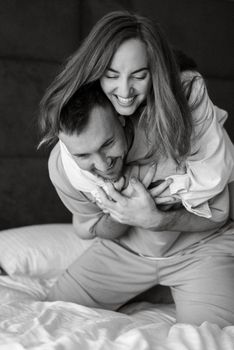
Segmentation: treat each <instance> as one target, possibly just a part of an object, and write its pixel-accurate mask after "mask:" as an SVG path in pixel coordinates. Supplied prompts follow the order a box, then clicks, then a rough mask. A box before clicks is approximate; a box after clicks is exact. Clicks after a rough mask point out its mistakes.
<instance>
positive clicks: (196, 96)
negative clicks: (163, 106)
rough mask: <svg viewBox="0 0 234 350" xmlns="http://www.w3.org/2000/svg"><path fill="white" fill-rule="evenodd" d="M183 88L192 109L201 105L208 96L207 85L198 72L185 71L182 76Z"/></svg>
mask: <svg viewBox="0 0 234 350" xmlns="http://www.w3.org/2000/svg"><path fill="white" fill-rule="evenodd" d="M180 78H181V83H182V88H183V91H184V93H185V96H186V99H187V101H188V104H189V106H190V107H194V106H195V105H197V104H200V102H201V100H202V99H203V98H204V97H205V95H206V94H207V90H206V83H205V80H204V78H203V76H202V75H201V74H200V73H199V72H198V71H191V70H188V71H183V72H181V74H180Z"/></svg>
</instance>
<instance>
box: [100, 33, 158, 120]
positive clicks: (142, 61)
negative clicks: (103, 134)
mask: <svg viewBox="0 0 234 350" xmlns="http://www.w3.org/2000/svg"><path fill="white" fill-rule="evenodd" d="M100 83H101V87H102V89H103V91H104V93H105V94H106V95H107V97H108V98H109V100H110V101H111V102H112V104H113V106H114V107H115V109H116V111H117V112H118V113H119V114H121V115H126V116H127V115H132V114H133V113H134V112H135V111H136V110H137V108H138V107H139V106H140V105H141V103H142V102H143V101H145V100H146V97H147V94H148V92H149V89H150V87H151V78H150V72H149V67H148V59H147V52H146V47H145V44H144V43H143V42H142V41H140V40H139V39H129V40H127V41H124V42H123V43H122V44H121V45H120V47H119V48H118V50H117V51H116V53H115V54H114V56H113V59H112V61H111V63H110V65H109V67H108V68H107V70H106V72H105V74H104V76H103V77H102V78H101V79H100Z"/></svg>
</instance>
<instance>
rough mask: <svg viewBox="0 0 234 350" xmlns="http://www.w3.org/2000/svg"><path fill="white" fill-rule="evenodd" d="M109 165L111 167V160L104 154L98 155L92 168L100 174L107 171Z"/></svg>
mask: <svg viewBox="0 0 234 350" xmlns="http://www.w3.org/2000/svg"><path fill="white" fill-rule="evenodd" d="M110 165H111V158H110V157H107V156H106V155H104V154H102V155H98V156H96V157H95V162H94V166H95V168H96V169H97V170H99V171H101V172H105V171H107V170H108V168H109V167H110Z"/></svg>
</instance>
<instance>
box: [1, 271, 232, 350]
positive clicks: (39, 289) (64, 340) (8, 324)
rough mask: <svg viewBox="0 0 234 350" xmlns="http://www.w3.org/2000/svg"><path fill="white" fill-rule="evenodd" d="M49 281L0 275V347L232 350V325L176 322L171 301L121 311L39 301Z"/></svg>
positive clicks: (12, 349) (10, 349)
mask: <svg viewBox="0 0 234 350" xmlns="http://www.w3.org/2000/svg"><path fill="white" fill-rule="evenodd" d="M52 283H54V280H53V279H50V280H43V279H37V278H30V277H23V276H22V277H14V278H13V277H12V278H11V277H6V276H3V277H0V298H1V303H0V304H1V305H0V350H22V349H35V350H37V349H40V350H42V349H43V350H49V349H56V350H62V349H66V350H73V349H74V350H77V349H82V350H93V349H95V350H99V349H100V350H136V349H137V350H145V349H154V350H209V349H210V350H234V326H229V327H225V328H224V329H220V328H219V327H218V326H217V325H215V324H211V323H208V322H204V323H203V324H202V325H201V326H200V327H195V326H192V325H189V324H176V323H175V308H174V305H173V304H169V305H162V304H155V305H153V304H150V303H144V302H141V303H134V304H131V305H129V306H127V307H125V308H123V309H122V312H121V313H120V312H112V311H106V310H102V309H91V308H87V307H84V306H81V305H76V304H73V303H66V302H46V301H43V300H44V299H45V295H46V292H47V290H48V288H49V287H50V286H51V284H52Z"/></svg>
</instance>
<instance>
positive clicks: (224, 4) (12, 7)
mask: <svg viewBox="0 0 234 350" xmlns="http://www.w3.org/2000/svg"><path fill="white" fill-rule="evenodd" d="M123 8H126V9H129V10H133V11H136V12H138V13H141V14H143V15H147V16H149V17H151V18H152V19H155V20H157V21H158V22H160V23H161V25H162V27H163V29H164V31H165V32H166V35H167V36H168V38H169V40H170V41H171V43H172V44H173V45H174V46H175V47H178V48H180V49H182V50H183V51H185V52H186V53H187V54H188V55H190V56H192V57H193V58H194V59H195V60H196V62H197V64H198V66H199V70H200V72H201V73H202V74H203V75H204V76H205V78H206V80H207V84H208V88H209V91H210V95H211V97H212V100H213V101H214V102H215V103H216V104H218V105H219V106H220V107H223V108H224V109H226V110H228V112H229V114H230V116H229V119H228V122H227V123H226V127H227V130H228V132H229V134H230V136H231V137H232V140H233V141H234V120H233V118H234V117H233V115H234V103H233V87H234V65H233V61H234V52H233V45H232V44H233V39H232V37H233V32H234V30H233V29H234V28H233V27H234V21H233V16H234V2H233V1H228V0H227V1H226V0H196V1H191V0H177V1H173V0H119V1H110V0H93V1H92V0H83V1H82V0H80V1H79V0H30V1H28V0H21V1H17V0H11V1H4V2H2V3H1V11H0V42H1V45H0V67H1V69H0V91H1V94H0V229H3V228H8V227H14V226H21V225H29V224H39V223H48V222H67V221H70V220H71V217H70V214H69V213H68V211H67V210H66V209H65V208H64V207H63V205H62V204H61V203H60V200H59V199H58V197H57V195H56V193H55V191H54V189H53V187H52V185H51V184H50V181H49V179H48V171H47V158H48V151H45V150H43V151H42V150H40V151H36V146H37V142H38V134H37V108H38V103H39V101H40V99H41V97H42V95H43V93H44V91H45V88H46V87H47V86H48V84H49V82H50V81H51V80H52V78H53V77H54V76H55V74H56V72H57V71H58V70H59V68H60V65H61V63H62V62H63V60H64V59H65V58H66V57H67V56H68V55H70V54H71V53H72V52H73V51H74V50H75V49H76V48H77V46H78V45H79V43H80V41H81V40H82V38H83V37H84V36H85V35H86V34H87V33H88V31H89V30H90V28H91V27H92V25H93V24H94V23H95V22H96V20H97V19H99V18H100V17H102V16H103V15H104V14H105V13H107V12H109V11H112V10H117V9H123Z"/></svg>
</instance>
